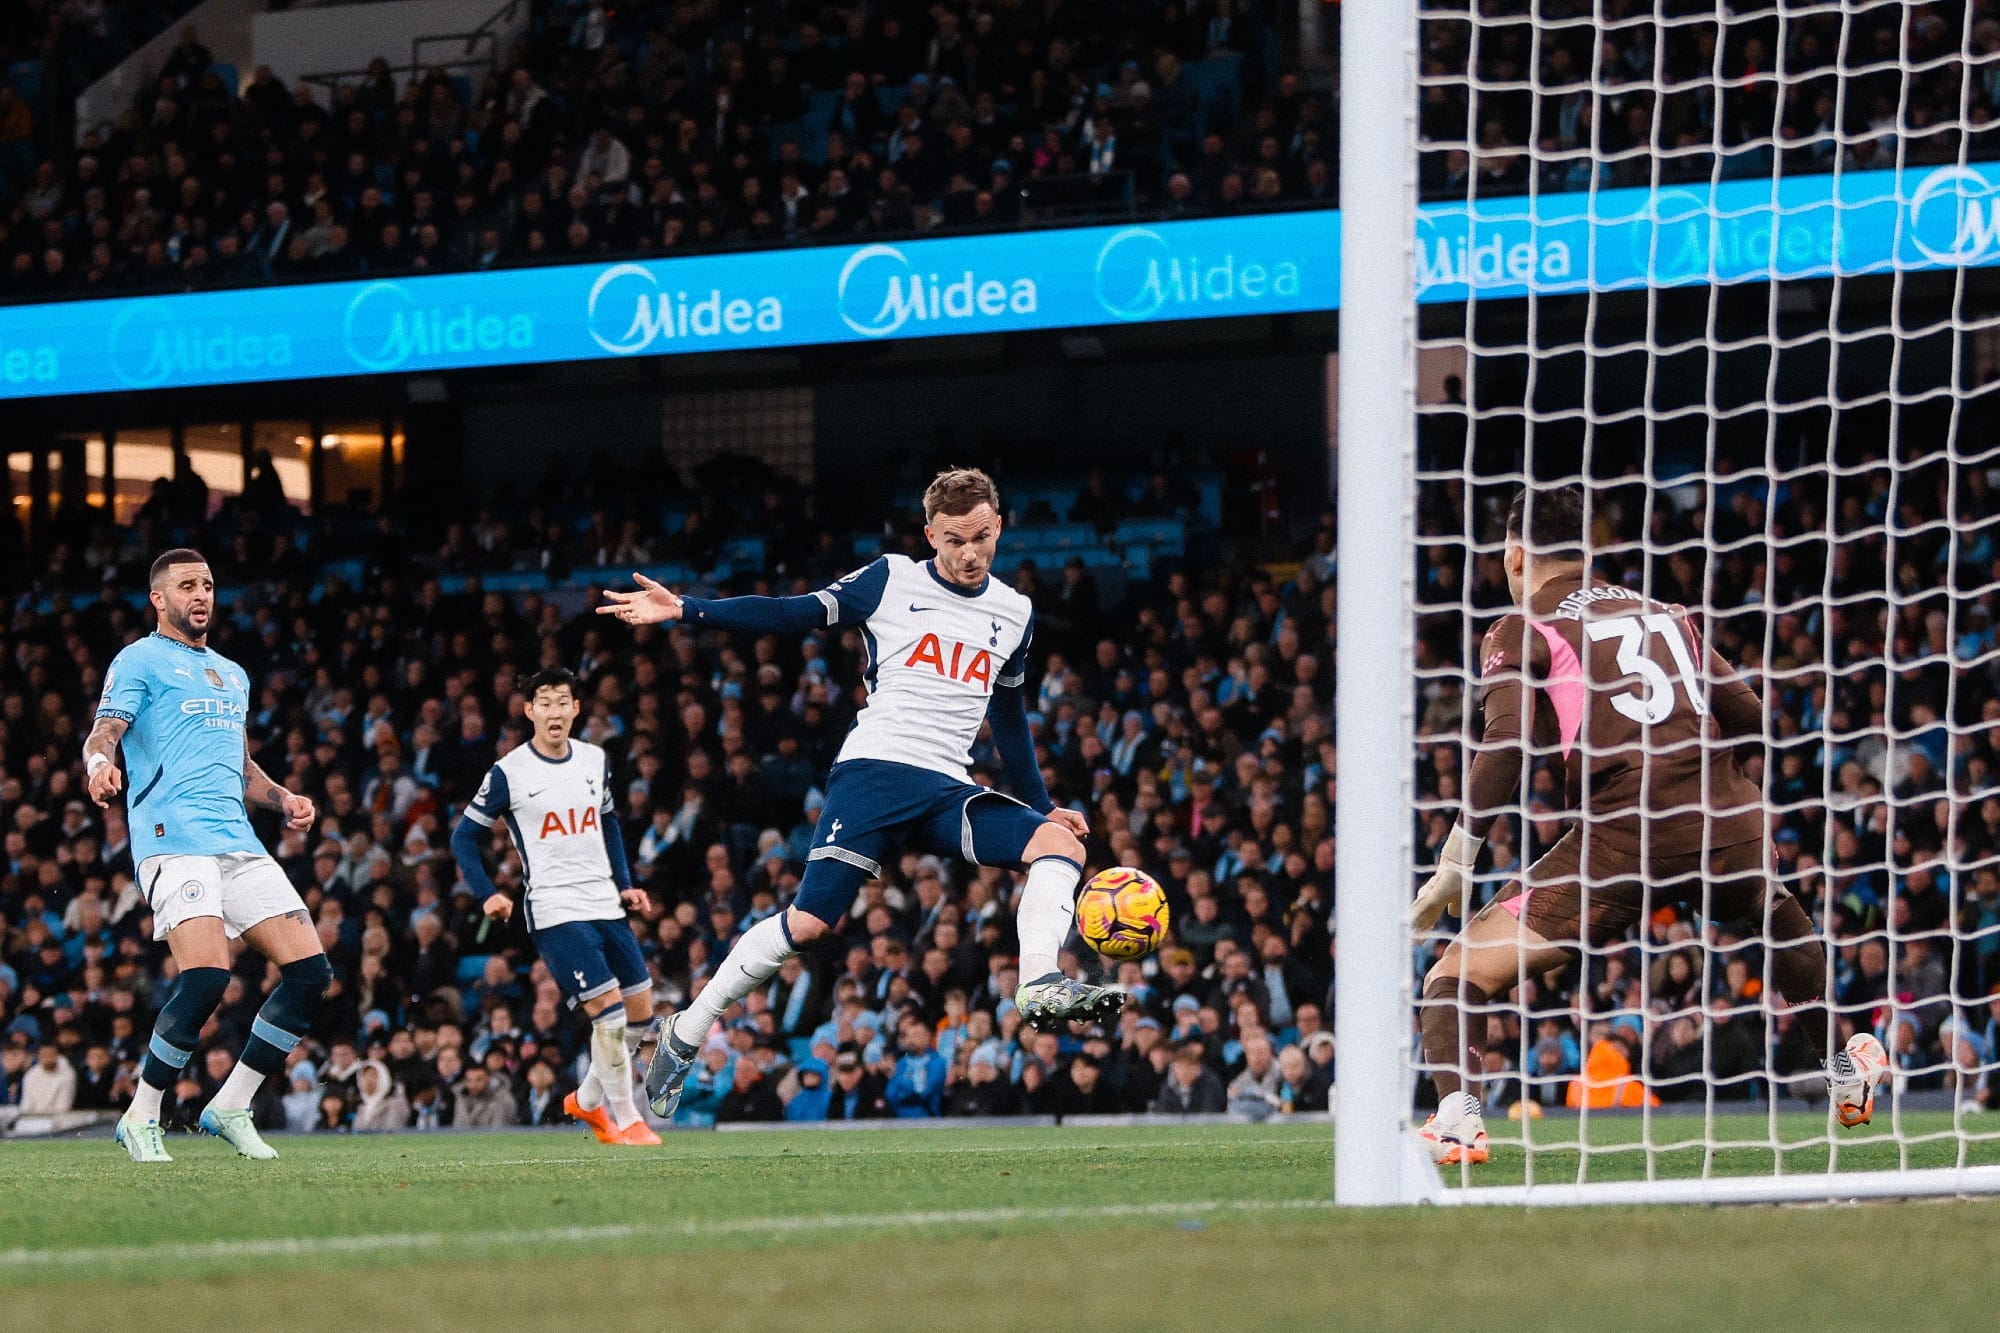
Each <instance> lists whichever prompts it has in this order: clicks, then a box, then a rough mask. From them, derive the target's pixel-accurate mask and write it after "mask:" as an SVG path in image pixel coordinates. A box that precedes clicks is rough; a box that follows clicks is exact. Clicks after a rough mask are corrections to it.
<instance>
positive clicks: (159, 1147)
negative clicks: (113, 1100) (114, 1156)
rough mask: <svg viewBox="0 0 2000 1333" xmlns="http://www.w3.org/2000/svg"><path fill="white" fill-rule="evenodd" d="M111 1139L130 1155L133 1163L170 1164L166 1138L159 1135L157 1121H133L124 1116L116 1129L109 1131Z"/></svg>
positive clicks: (171, 1159) (129, 1117)
mask: <svg viewBox="0 0 2000 1333" xmlns="http://www.w3.org/2000/svg"><path fill="white" fill-rule="evenodd" d="M111 1137H112V1138H113V1139H115V1140H117V1142H118V1146H119V1147H121V1148H123V1149H124V1150H125V1151H126V1152H127V1153H129V1154H131V1157H132V1160H133V1161H135V1162H171V1161H173V1160H174V1159H173V1158H171V1157H169V1156H167V1143H166V1136H165V1135H163V1134H161V1133H160V1122H159V1121H157V1120H135V1119H133V1118H132V1117H131V1116H129V1115H128V1116H124V1117H122V1118H121V1119H120V1120H119V1121H118V1128H116V1129H114V1130H112V1131H111Z"/></svg>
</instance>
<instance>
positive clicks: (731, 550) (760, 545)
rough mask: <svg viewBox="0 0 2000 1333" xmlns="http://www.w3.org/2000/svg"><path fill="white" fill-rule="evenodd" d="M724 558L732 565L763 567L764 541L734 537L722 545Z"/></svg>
mask: <svg viewBox="0 0 2000 1333" xmlns="http://www.w3.org/2000/svg"><path fill="white" fill-rule="evenodd" d="M722 558H723V559H724V560H727V561H728V562H729V563H730V564H732V565H751V566H761V565H763V563H764V539H763V538H762V537H732V538H731V539H730V540H728V541H726V542H724V543H723V544H722Z"/></svg>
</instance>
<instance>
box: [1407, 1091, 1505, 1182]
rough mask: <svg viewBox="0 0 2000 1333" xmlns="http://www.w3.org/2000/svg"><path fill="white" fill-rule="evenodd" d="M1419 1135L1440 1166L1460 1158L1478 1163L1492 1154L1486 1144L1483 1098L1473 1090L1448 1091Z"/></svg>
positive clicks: (1419, 1131)
mask: <svg viewBox="0 0 2000 1333" xmlns="http://www.w3.org/2000/svg"><path fill="white" fill-rule="evenodd" d="M1417 1137H1419V1138H1421V1139H1422V1140H1423V1141H1424V1143H1425V1144H1426V1145H1427V1146H1428V1147H1429V1148H1430V1150H1431V1160H1432V1161H1433V1162H1436V1163H1437V1164H1438V1165H1439V1166H1455V1165H1457V1164H1458V1163H1460V1162H1465V1163H1469V1164H1471V1165H1473V1166H1477V1165H1478V1164H1479V1163H1481V1162H1484V1161H1485V1160H1486V1159H1487V1158H1488V1157H1489V1156H1491V1154H1490V1153H1489V1152H1488V1151H1487V1148H1486V1117H1485V1116H1484V1115H1483V1114H1481V1113H1480V1110H1479V1099H1478V1098H1477V1097H1475V1096H1473V1095H1472V1094H1471V1093H1469V1092H1453V1093H1448V1094H1446V1096H1445V1098H1444V1100H1442V1101H1440V1102H1439V1103H1438V1109H1437V1110H1436V1111H1434V1112H1433V1113H1432V1114H1431V1118H1430V1119H1428V1120H1426V1121H1424V1127H1423V1128H1422V1129H1420V1130H1418V1131H1417Z"/></svg>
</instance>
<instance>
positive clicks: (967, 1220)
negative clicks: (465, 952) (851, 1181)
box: [0, 1199, 1333, 1268]
mask: <svg viewBox="0 0 2000 1333" xmlns="http://www.w3.org/2000/svg"><path fill="white" fill-rule="evenodd" d="M1332 1207H1333V1201H1332V1200H1331V1199H1268V1200H1266V1199H1253V1200H1242V1199H1189V1200H1187V1201H1185V1202H1181V1203H1111V1204H1090V1205H1083V1206H1076V1207H1053V1208H961V1209H948V1210H941V1211H935V1212H913V1213H831V1214H824V1215H818V1216H807V1217H737V1218H717V1219H715V1220H712V1221H693V1222H672V1223H666V1224H663V1225H654V1226H648V1225H639V1224H636V1223H611V1224H606V1225H603V1226H590V1227H583V1226H577V1227H537V1228H531V1229H523V1230H516V1231H466V1232H445V1231H406V1232H387V1233H373V1234H364V1235H358V1236H294V1237H279V1238H273V1239H268V1240H210V1241H199V1242H192V1243H183V1244H177V1245H99V1246H92V1247H87V1248H80V1249H70V1250H54V1249H13V1250H0V1268H50V1267H69V1266H74V1265H85V1264H112V1263H133V1262H146V1263H155V1264H157V1263H160V1262H163V1261H165V1262H190V1261H199V1260H203V1259H269V1258H292V1257H297V1256H308V1255H320V1254H372V1253H375V1252H377V1251H382V1250H460V1249H483V1248H498V1247H502V1246H504V1247H507V1248H509V1249H513V1248H517V1247H520V1246H524V1245H582V1244H595V1243H597V1242H600V1241H607V1240H637V1239H646V1238H656V1239H661V1240H669V1239H697V1238H700V1237H704V1236H745V1235H748V1236H782V1235H796V1234H800V1233H809V1232H815V1231H865V1230H869V1229H873V1228H884V1229H887V1228H907V1227H933V1226H937V1227H948V1226H983V1225H990V1224H992V1223H997V1222H1064V1221H1107V1220H1109V1221H1116V1220H1118V1219H1121V1218H1151V1217H1185V1216H1191V1215H1195V1214H1218V1213H1219V1214H1231V1213H1264V1212H1312V1211H1317V1210H1320V1209H1330V1208H1332Z"/></svg>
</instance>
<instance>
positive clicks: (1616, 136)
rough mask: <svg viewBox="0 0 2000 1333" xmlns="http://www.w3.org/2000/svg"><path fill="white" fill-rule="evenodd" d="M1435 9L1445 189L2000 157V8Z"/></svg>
mask: <svg viewBox="0 0 2000 1333" xmlns="http://www.w3.org/2000/svg"><path fill="white" fill-rule="evenodd" d="M1423 8H1424V10H1425V21H1424V23H1423V25H1422V26H1423V35H1422V39H1421V47H1422V51H1421V56H1420V59H1421V61H1422V76H1423V84H1422V88H1421V92H1420V97H1421V99H1422V105H1421V110H1420V112H1419V116H1420V120H1419V127H1420V128H1419V134H1420V137H1421V139H1422V141H1423V143H1424V144H1425V145H1426V147H1427V151H1426V152H1425V153H1424V155H1423V167H1422V173H1423V176H1422V179H1423V188H1424V190H1425V192H1426V193H1427V194H1429V195H1430V196H1432V197H1434V198H1458V199H1463V198H1466V197H1467V196H1468V195H1475V194H1476V195H1508V194H1522V193H1525V192H1527V191H1528V190H1530V189H1534V190H1536V191H1539V192H1555V191H1565V190H1589V189H1603V188H1614V187H1620V186H1655V185H1662V184H1664V185H1684V184H1689V183H1695V184H1706V183H1707V182H1709V181H1710V180H1712V179H1722V180H1729V179H1739V178H1749V179H1755V180H1768V179H1769V178H1770V177H1771V176H1772V175H1773V173H1774V172H1779V171H1782V174H1784V175H1786V176H1795V175H1808V174H1815V173H1825V172H1831V171H1834V170H1840V171H1867V170H1876V169H1881V168H1887V167H1897V166H1902V165H1906V164H1907V165H1913V166H1916V165H1922V166H1939V165H1949V164H1951V163H1955V162H1958V161H1960V160H1961V158H1960V155H1961V153H1963V154H1964V156H1965V157H1968V158H1975V159H1978V158H1991V157H1993V156H1994V155H1995V154H1996V152H2000V138H1996V136H1995V135H1994V134H1993V130H1994V128H1995V126H1996V123H2000V122H1996V119H1995V117H1996V113H2000V6H1995V5H1994V3H1993V0H1941V2H1939V3H1927V4H1917V5H1911V4H1905V3H1900V0H1852V2H1850V3H1846V4H1823V3H1812V4H1776V3H1770V4H1732V5H1729V6H1726V7H1723V6H1716V5H1713V4H1710V3H1708V2H1707V0H1693V2H1692V3H1690V2H1686V0H1652V2H1651V3H1648V2H1646V0H1638V2H1636V3H1634V2H1632V0H1625V2H1623V3H1612V4H1603V3H1599V2H1598V0H1533V2H1532V3H1530V0H1483V2H1482V3H1480V4H1478V5H1476V6H1474V5H1471V4H1468V3H1467V2H1466V0H1425V3H1424V5H1423ZM1475 10H1476V12H1477V14H1478V18H1479V22H1478V26H1477V29H1476V30H1475V28H1474V25H1473V23H1472V17H1473V12H1474V11H1475Z"/></svg>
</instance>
